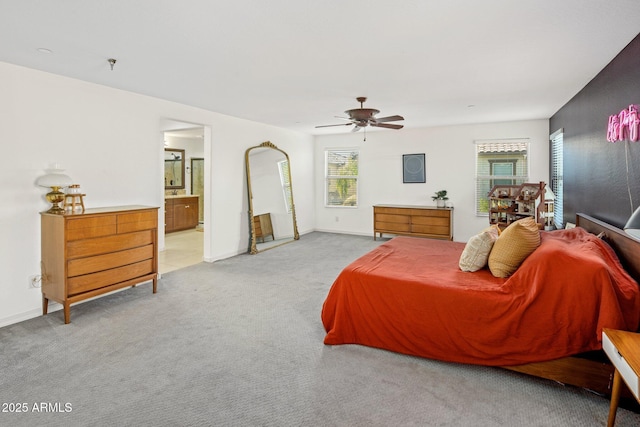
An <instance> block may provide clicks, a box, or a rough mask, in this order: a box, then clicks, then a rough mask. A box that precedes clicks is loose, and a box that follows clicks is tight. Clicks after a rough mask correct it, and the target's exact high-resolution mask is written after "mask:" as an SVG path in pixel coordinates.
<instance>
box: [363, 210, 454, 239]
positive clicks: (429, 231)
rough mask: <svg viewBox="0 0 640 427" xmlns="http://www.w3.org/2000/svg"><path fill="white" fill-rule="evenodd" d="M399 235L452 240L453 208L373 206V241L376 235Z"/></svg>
mask: <svg viewBox="0 0 640 427" xmlns="http://www.w3.org/2000/svg"><path fill="white" fill-rule="evenodd" d="M378 233H379V234H380V237H382V234H383V233H388V234H399V235H406V236H417V237H429V238H432V239H444V240H453V208H437V207H435V206H406V205H375V206H374V207H373V239H374V240H375V239H376V234H378Z"/></svg>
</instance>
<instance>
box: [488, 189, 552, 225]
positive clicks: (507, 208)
mask: <svg viewBox="0 0 640 427" xmlns="http://www.w3.org/2000/svg"><path fill="white" fill-rule="evenodd" d="M545 187H546V184H545V183H544V182H542V181H541V182H539V183H537V184H536V183H525V184H521V185H500V184H498V185H494V186H493V188H492V189H491V191H490V192H489V224H491V225H494V224H495V225H498V226H499V227H500V228H505V227H507V226H508V225H509V224H511V223H512V222H514V221H517V220H519V219H522V218H528V217H532V218H533V219H534V220H535V222H537V223H538V224H539V227H540V228H543V227H544V221H545V209H546V206H547V205H546V203H545V202H544V200H543V198H544V197H545Z"/></svg>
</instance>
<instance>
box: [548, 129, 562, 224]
mask: <svg viewBox="0 0 640 427" xmlns="http://www.w3.org/2000/svg"><path fill="white" fill-rule="evenodd" d="M563 135H564V134H563V130H562V129H559V130H557V131H556V132H554V133H553V134H552V135H551V136H550V137H549V139H550V140H551V191H553V194H554V196H555V198H554V201H553V225H555V226H556V228H558V229H560V228H563V225H562V224H563V222H564V221H563V218H562V215H563V213H562V174H563V172H562V168H563V167H562V157H563V154H562V152H563V151H562V150H563V139H564V136H563Z"/></svg>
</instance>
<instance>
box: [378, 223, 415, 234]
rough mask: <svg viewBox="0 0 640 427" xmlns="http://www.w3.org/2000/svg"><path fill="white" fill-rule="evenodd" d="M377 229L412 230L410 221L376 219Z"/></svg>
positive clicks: (391, 231) (390, 230)
mask: <svg viewBox="0 0 640 427" xmlns="http://www.w3.org/2000/svg"><path fill="white" fill-rule="evenodd" d="M376 230H380V231H387V232H389V233H393V232H394V231H397V232H404V231H409V230H411V224H409V222H385V221H376Z"/></svg>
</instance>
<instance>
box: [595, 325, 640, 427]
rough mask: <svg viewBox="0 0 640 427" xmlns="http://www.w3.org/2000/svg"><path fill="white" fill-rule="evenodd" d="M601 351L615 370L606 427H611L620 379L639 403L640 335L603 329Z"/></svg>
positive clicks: (616, 408)
mask: <svg viewBox="0 0 640 427" xmlns="http://www.w3.org/2000/svg"><path fill="white" fill-rule="evenodd" d="M602 349H603V350H604V352H605V353H606V354H607V356H608V357H609V359H610V360H611V363H613V366H614V367H615V368H616V369H615V373H614V375H613V389H612V390H611V406H609V421H608V422H607V426H609V427H612V426H613V425H614V424H615V422H616V411H617V410H618V401H619V400H620V383H621V382H622V381H621V379H622V380H624V382H625V383H626V384H627V386H628V387H629V390H631V393H632V394H633V395H634V396H635V398H636V400H638V402H640V378H639V377H640V334H637V333H634V332H626V331H618V330H615V329H607V328H603V329H602Z"/></svg>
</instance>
